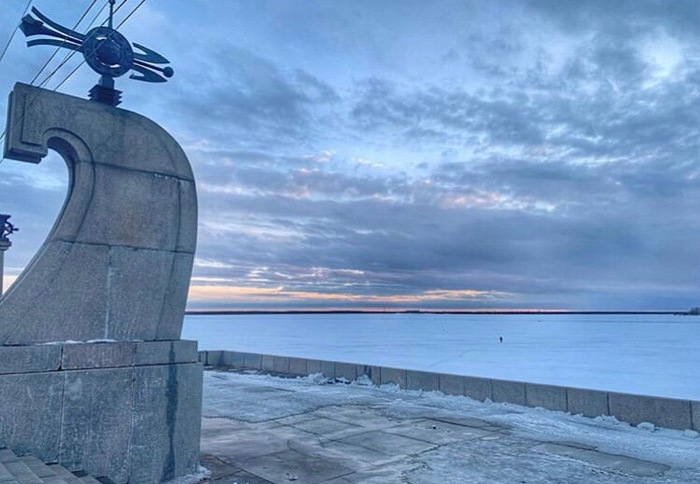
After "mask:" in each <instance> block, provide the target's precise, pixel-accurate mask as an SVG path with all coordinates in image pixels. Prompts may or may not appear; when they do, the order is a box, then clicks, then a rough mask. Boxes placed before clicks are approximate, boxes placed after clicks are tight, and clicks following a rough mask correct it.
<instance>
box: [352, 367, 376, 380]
mask: <svg viewBox="0 0 700 484" xmlns="http://www.w3.org/2000/svg"><path fill="white" fill-rule="evenodd" d="M371 372H372V370H371V367H370V366H369V365H355V375H357V378H360V377H361V376H363V375H364V376H366V377H368V378H369V375H370V373H371Z"/></svg>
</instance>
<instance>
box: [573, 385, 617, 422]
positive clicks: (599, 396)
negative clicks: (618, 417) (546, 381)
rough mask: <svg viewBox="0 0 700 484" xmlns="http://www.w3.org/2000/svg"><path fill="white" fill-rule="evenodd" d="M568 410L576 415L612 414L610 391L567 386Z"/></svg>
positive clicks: (595, 415)
mask: <svg viewBox="0 0 700 484" xmlns="http://www.w3.org/2000/svg"><path fill="white" fill-rule="evenodd" d="M566 396H567V408H566V409H567V411H569V412H571V413H573V414H574V415H579V414H580V415H583V416H585V417H597V416H599V415H610V408H609V407H608V392H603V391H600V390H585V389H583V388H567V389H566Z"/></svg>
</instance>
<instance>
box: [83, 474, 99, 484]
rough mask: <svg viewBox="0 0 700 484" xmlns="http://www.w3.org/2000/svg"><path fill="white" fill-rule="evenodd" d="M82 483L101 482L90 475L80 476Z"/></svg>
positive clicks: (96, 483)
mask: <svg viewBox="0 0 700 484" xmlns="http://www.w3.org/2000/svg"><path fill="white" fill-rule="evenodd" d="M80 480H81V482H82V483H83V484H102V483H101V482H100V481H98V480H97V479H95V478H94V477H92V476H91V475H87V476H83V477H81V478H80Z"/></svg>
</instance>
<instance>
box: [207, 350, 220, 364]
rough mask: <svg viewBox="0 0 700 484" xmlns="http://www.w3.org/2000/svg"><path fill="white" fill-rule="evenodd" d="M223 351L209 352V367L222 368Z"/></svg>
mask: <svg viewBox="0 0 700 484" xmlns="http://www.w3.org/2000/svg"><path fill="white" fill-rule="evenodd" d="M222 354H223V351H219V350H216V351H207V363H206V364H207V365H208V366H221V355H222Z"/></svg>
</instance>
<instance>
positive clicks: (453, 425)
mask: <svg viewBox="0 0 700 484" xmlns="http://www.w3.org/2000/svg"><path fill="white" fill-rule="evenodd" d="M366 383H369V382H366ZM202 454H203V458H202V463H203V464H204V466H206V467H207V468H208V469H209V470H211V471H212V476H211V481H212V482H217V483H231V484H232V483H237V484H245V483H248V484H260V483H275V484H281V483H290V482H296V483H304V484H313V483H328V484H331V483H332V484H346V483H411V484H422V483H489V484H493V483H518V484H522V483H528V484H533V483H615V484H617V483H621V484H622V483H628V484H631V483H635V484H636V483H648V484H660V483H691V482H700V458H699V457H698V456H700V437H698V434H697V432H694V431H679V430H667V429H656V428H654V427H653V426H652V425H651V424H648V425H645V424H641V425H639V426H637V427H633V426H630V425H629V424H626V423H622V422H618V421H617V420H615V419H614V418H610V417H606V418H601V417H599V418H596V419H590V418H585V417H582V416H574V415H569V414H565V413H562V412H551V411H546V410H542V409H532V408H526V407H520V406H517V405H512V404H496V403H490V402H487V403H480V402H476V401H474V400H470V399H468V398H465V397H449V396H444V395H441V394H438V393H432V392H429V393H422V392H410V391H401V390H398V389H396V388H395V387H392V386H388V387H380V388H377V387H374V386H371V385H362V384H351V385H347V384H342V383H335V384H332V383H329V382H325V381H324V380H322V379H321V378H314V377H307V378H301V379H282V378H274V377H270V376H266V375H251V374H242V373H234V372H218V371H208V372H205V385H204V419H203V429H202Z"/></svg>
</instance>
